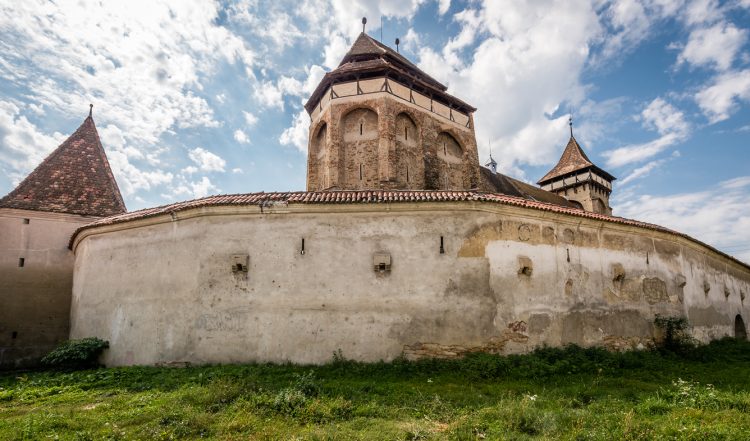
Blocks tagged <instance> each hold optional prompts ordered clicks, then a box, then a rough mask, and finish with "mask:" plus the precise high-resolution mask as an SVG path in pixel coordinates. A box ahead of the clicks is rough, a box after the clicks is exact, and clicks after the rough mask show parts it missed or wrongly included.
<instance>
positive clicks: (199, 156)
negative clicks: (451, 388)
mask: <svg viewBox="0 0 750 441" xmlns="http://www.w3.org/2000/svg"><path fill="white" fill-rule="evenodd" d="M363 16H366V17H367V18H368V24H367V32H368V33H369V34H370V35H371V36H372V37H373V38H376V39H381V38H382V41H383V43H385V44H388V45H391V46H393V41H394V40H395V38H397V37H398V38H400V40H401V42H402V43H401V45H400V51H401V53H402V54H403V55H405V56H406V57H407V58H409V59H410V60H412V61H413V62H415V63H416V64H417V65H418V66H419V67H420V68H422V70H424V71H425V72H427V73H429V74H430V75H432V76H433V77H435V78H436V79H438V80H439V81H441V82H443V83H444V84H445V85H447V86H448V89H449V92H450V93H451V94H453V95H455V96H457V97H458V98H460V99H462V100H463V101H466V102H468V103H469V104H471V105H473V106H474V107H476V108H477V112H476V113H475V115H474V117H475V129H476V135H477V142H478V144H479V147H480V148H479V156H480V158H479V159H480V162H482V163H484V162H485V161H486V160H487V158H488V155H489V152H490V148H491V149H492V155H493V157H494V158H495V159H496V160H497V161H498V162H499V169H500V171H502V172H503V173H506V174H509V175H511V176H514V177H516V178H519V179H522V180H525V181H528V182H531V183H534V182H536V181H537V180H538V179H539V178H540V177H541V176H543V175H544V174H545V173H546V172H547V171H548V170H549V169H550V168H551V167H552V166H554V164H555V163H556V162H557V160H558V159H559V156H560V154H561V152H562V150H563V148H564V146H565V144H566V142H567V140H568V137H569V128H568V118H569V117H570V116H571V115H572V117H573V120H574V127H573V130H574V132H575V136H576V139H578V141H579V142H580V144H581V145H582V146H583V148H584V150H585V151H586V152H587V154H588V156H589V157H590V158H591V159H592V160H593V162H594V163H596V164H597V165H599V166H600V167H602V168H603V169H605V170H607V171H608V172H610V173H611V174H613V175H615V176H616V177H617V178H618V180H617V181H615V184H614V190H613V193H612V197H611V201H610V202H611V205H612V207H613V211H614V215H616V216H622V217H628V218H633V219H638V220H643V221H648V222H653V223H656V224H659V225H663V226H666V227H669V228H673V229H676V230H678V231H681V232H684V233H687V234H689V235H691V236H693V237H695V238H697V239H699V240H701V241H703V242H706V243H709V244H711V245H713V246H715V247H717V248H719V249H721V250H722V251H725V252H727V253H729V254H731V255H734V256H736V257H738V258H740V259H742V260H744V261H745V262H750V143H749V142H748V141H749V140H750V43H749V41H750V0H731V1H725V2H720V1H711V0H696V1H680V0H644V1H635V0H613V1H605V0H592V1H584V0H581V1H571V0H534V1H528V2H521V1H510V0H509V1H501V0H494V1H479V0H470V1H455V0H437V1H435V0H273V1H265V0H240V1H236V2H227V1H220V2H215V1H209V0H180V1H179V2H175V1H164V0H147V1H140V0H129V1H127V2H118V1H111V2H101V1H99V0H96V1H93V0H77V1H67V0H59V1H56V2H54V3H52V2H45V1H36V0H25V1H23V2H19V1H15V0H0V78H1V79H2V81H0V194H7V193H8V192H9V191H11V190H12V189H13V188H14V186H15V185H17V184H18V183H19V182H20V181H21V180H22V179H23V178H24V177H25V176H26V175H27V174H28V173H29V172H30V171H31V170H33V169H34V167H36V165H38V164H39V163H40V162H41V161H42V160H43V159H44V158H45V157H46V155H48V154H49V153H50V152H51V151H52V150H54V149H55V148H56V147H57V146H58V145H59V144H60V143H61V142H62V141H64V140H65V138H66V137H67V136H69V135H70V134H71V133H73V131H74V130H75V129H76V128H77V127H78V126H79V125H80V124H81V123H82V121H83V119H84V118H85V117H86V116H87V114H88V110H89V103H92V104H94V110H93V112H94V120H95V122H96V124H97V127H98V130H99V134H100V136H101V139H102V143H103V145H104V148H105V149H106V152H107V156H108V158H109V161H110V164H111V166H112V169H113V172H114V174H115V177H116V179H117V182H118V184H119V186H120V190H121V191H122V193H123V197H124V199H125V202H126V204H127V207H128V209H129V210H136V209H140V208H146V207H152V206H156V205H163V204H167V203H171V202H175V201H181V200H187V199H193V198H198V197H203V196H206V195H210V194H219V193H224V194H226V193H246V192H256V191H288V190H304V189H305V173H306V150H307V131H308V127H309V117H308V115H307V114H306V112H305V110H304V108H303V106H302V105H303V103H304V102H305V101H306V100H307V98H308V97H309V95H310V94H311V92H312V91H313V90H314V88H315V86H316V85H317V84H318V82H319V81H320V79H321V78H322V76H323V75H324V73H325V72H327V71H330V70H332V69H334V68H335V67H336V66H337V65H338V63H339V62H340V60H341V58H342V57H343V56H344V54H345V53H346V51H347V50H348V48H349V46H350V45H351V43H353V41H354V39H355V38H356V37H357V35H358V34H359V33H360V32H361V31H362V25H361V18H362V17H363ZM381 35H382V37H381Z"/></svg>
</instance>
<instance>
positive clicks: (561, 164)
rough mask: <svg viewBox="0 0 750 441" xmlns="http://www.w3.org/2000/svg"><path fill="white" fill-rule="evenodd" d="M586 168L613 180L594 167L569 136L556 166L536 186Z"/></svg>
mask: <svg viewBox="0 0 750 441" xmlns="http://www.w3.org/2000/svg"><path fill="white" fill-rule="evenodd" d="M588 168H593V169H595V170H596V171H598V172H599V173H601V174H602V177H605V178H607V179H609V180H614V179H615V178H614V176H612V175H610V174H609V173H607V172H605V171H604V170H602V169H600V168H599V167H597V166H596V165H594V163H593V162H591V160H589V158H588V156H586V153H585V152H584V151H583V149H582V148H581V146H580V145H578V141H576V139H575V138H574V137H572V136H571V137H570V140H568V145H566V146H565V150H563V154H562V156H560V161H558V162H557V165H556V166H555V167H554V168H552V170H550V171H549V172H548V173H547V174H546V175H544V177H543V178H542V179H540V180H539V181H538V182H537V184H539V185H544V184H546V183H547V182H549V181H551V180H553V179H555V178H558V177H560V176H563V175H567V174H570V173H574V172H577V171H581V170H585V169H588Z"/></svg>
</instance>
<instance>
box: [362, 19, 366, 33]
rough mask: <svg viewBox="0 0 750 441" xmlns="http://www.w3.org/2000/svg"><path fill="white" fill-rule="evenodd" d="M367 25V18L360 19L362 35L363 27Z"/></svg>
mask: <svg viewBox="0 0 750 441" xmlns="http://www.w3.org/2000/svg"><path fill="white" fill-rule="evenodd" d="M366 24H367V17H362V33H363V34H364V33H365V25H366Z"/></svg>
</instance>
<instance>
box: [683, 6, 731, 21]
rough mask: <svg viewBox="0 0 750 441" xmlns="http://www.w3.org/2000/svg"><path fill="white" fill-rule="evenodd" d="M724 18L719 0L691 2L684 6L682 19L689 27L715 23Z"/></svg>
mask: <svg viewBox="0 0 750 441" xmlns="http://www.w3.org/2000/svg"><path fill="white" fill-rule="evenodd" d="M721 17H722V12H721V8H720V7H719V2H718V1H717V0H690V1H688V2H687V3H686V4H685V5H684V9H683V12H682V19H683V20H684V21H685V23H687V24H688V25H701V24H704V23H713V22H715V21H717V20H720V19H721Z"/></svg>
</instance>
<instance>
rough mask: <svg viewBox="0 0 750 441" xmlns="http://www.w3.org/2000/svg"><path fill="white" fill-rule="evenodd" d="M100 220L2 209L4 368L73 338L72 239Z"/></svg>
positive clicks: (0, 351) (29, 361)
mask: <svg viewBox="0 0 750 441" xmlns="http://www.w3.org/2000/svg"><path fill="white" fill-rule="evenodd" d="M95 219H96V218H90V217H88V218H87V217H82V216H76V215H64V214H55V213H45V212H39V211H28V210H15V209H7V208H3V209H0V367H3V368H11V367H25V366H30V365H33V364H35V363H36V362H37V361H38V360H39V358H40V357H41V356H42V355H44V354H46V353H47V352H48V351H49V350H50V349H51V348H53V347H54V346H55V345H56V344H57V343H59V342H60V341H62V340H65V339H67V337H68V330H69V316H70V293H71V289H72V285H73V260H74V256H73V253H72V252H71V251H70V250H69V249H68V241H69V240H70V236H71V234H73V231H74V230H75V229H76V228H78V227H80V226H82V225H85V224H87V223H90V222H92V221H93V220H95ZM25 220H28V223H25ZM20 259H23V266H20Z"/></svg>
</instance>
